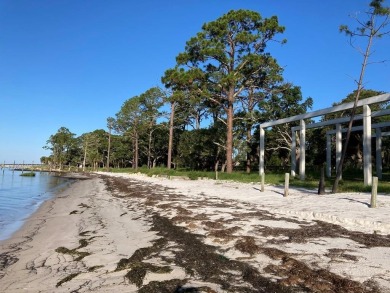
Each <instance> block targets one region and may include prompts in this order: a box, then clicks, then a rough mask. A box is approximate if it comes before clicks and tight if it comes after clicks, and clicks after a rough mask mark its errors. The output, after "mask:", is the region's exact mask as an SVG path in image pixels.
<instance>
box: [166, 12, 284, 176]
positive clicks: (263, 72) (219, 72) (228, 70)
mask: <svg viewBox="0 0 390 293" xmlns="http://www.w3.org/2000/svg"><path fill="white" fill-rule="evenodd" d="M283 31H284V27H282V26H279V24H278V19H277V17H276V16H273V17H271V18H270V19H262V17H261V16H260V14H259V13H257V12H254V11H249V10H236V11H234V10H232V11H229V12H228V13H227V14H225V15H223V16H221V17H220V18H218V19H217V20H215V21H212V22H210V23H206V24H204V25H203V27H202V31H201V32H199V33H198V34H197V35H196V36H195V37H193V38H191V39H190V40H189V41H188V42H187V44H186V48H185V52H183V53H180V54H179V55H178V56H177V58H176V61H177V66H178V68H176V69H174V70H171V71H169V72H167V73H166V75H169V76H170V77H171V78H170V80H171V81H172V82H169V83H167V84H166V85H167V86H168V87H172V88H174V89H180V90H183V85H189V87H187V89H189V90H190V91H194V90H195V91H196V92H200V93H201V94H202V97H204V98H205V99H208V100H210V101H211V102H213V103H214V104H215V105H218V107H220V108H221V109H222V113H223V115H224V116H225V119H226V125H227V134H226V163H227V171H228V172H231V171H232V168H233V162H232V155H233V119H234V107H235V104H236V103H237V102H238V96H242V99H244V96H245V95H241V94H242V93H243V91H244V90H247V89H249V88H252V89H264V88H265V87H266V86H265V84H266V82H265V81H266V80H272V81H273V82H275V80H277V81H279V80H280V78H275V77H272V78H271V77H270V76H271V74H269V72H277V74H276V75H275V76H278V75H279V73H280V71H281V70H280V69H279V68H278V66H277V64H276V61H275V60H273V59H272V58H270V55H269V54H268V53H265V48H266V44H267V43H268V42H269V41H271V40H274V37H275V35H276V34H278V33H282V32H283ZM265 60H270V61H272V62H267V61H265ZM270 64H272V66H273V68H276V70H269V68H270ZM183 69H184V70H183ZM273 82H270V84H267V87H270V86H271V85H272V83H273ZM194 84H195V85H194ZM252 97H258V96H252Z"/></svg>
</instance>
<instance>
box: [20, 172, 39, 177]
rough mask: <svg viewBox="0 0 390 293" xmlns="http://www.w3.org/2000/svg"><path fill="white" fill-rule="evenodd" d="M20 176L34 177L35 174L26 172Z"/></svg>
mask: <svg viewBox="0 0 390 293" xmlns="http://www.w3.org/2000/svg"><path fill="white" fill-rule="evenodd" d="M20 176H23V177H35V173H34V172H26V173H22V174H20Z"/></svg>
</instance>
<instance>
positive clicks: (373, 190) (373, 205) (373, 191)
mask: <svg viewBox="0 0 390 293" xmlns="http://www.w3.org/2000/svg"><path fill="white" fill-rule="evenodd" d="M377 194H378V177H372V187H371V205H370V208H376V196H377Z"/></svg>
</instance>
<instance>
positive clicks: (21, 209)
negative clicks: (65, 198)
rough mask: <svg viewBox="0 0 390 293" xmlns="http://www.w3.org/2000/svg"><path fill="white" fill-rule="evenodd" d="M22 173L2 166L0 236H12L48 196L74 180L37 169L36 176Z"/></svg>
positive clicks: (0, 177) (0, 173)
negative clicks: (22, 174) (26, 175)
mask: <svg viewBox="0 0 390 293" xmlns="http://www.w3.org/2000/svg"><path fill="white" fill-rule="evenodd" d="M21 173H22V172H21V171H14V172H13V171H12V170H10V169H6V168H5V169H0V240H4V239H7V238H9V237H10V236H11V234H12V233H14V232H15V231H16V230H18V229H19V228H20V227H21V226H22V225H23V222H24V220H25V219H26V218H28V217H29V216H30V215H31V214H32V213H33V212H35V211H36V210H37V208H38V207H39V206H40V205H41V204H42V203H43V202H44V201H45V200H47V199H49V198H51V197H52V196H53V195H54V193H55V192H56V191H58V190H59V189H60V188H65V187H67V185H68V184H69V183H70V182H71V180H69V179H66V178H61V177H56V176H53V175H54V174H49V173H47V172H42V173H40V172H36V175H35V177H23V176H20V174H21Z"/></svg>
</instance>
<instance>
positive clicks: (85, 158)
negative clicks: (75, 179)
mask: <svg viewBox="0 0 390 293" xmlns="http://www.w3.org/2000/svg"><path fill="white" fill-rule="evenodd" d="M87 146H88V143H86V144H85V149H84V159H83V172H84V171H85V163H86V161H87Z"/></svg>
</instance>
